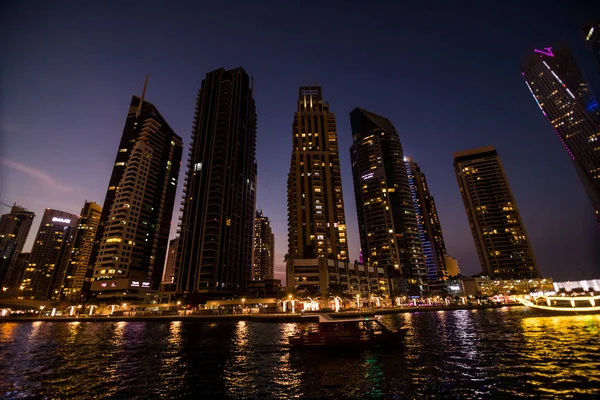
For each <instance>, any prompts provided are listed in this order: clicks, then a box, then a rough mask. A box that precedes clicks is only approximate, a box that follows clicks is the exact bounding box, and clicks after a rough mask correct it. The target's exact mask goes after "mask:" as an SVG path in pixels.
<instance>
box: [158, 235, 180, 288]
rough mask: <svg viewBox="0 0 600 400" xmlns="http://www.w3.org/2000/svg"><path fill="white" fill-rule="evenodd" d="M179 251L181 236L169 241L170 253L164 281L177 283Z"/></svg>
mask: <svg viewBox="0 0 600 400" xmlns="http://www.w3.org/2000/svg"><path fill="white" fill-rule="evenodd" d="M178 251H179V238H178V237H176V238H175V239H172V240H171V241H170V242H169V253H168V255H167V263H166V264H165V272H164V274H163V278H162V283H166V284H171V283H175V269H176V266H177V252H178Z"/></svg>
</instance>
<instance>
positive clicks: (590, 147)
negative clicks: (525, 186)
mask: <svg viewBox="0 0 600 400" xmlns="http://www.w3.org/2000/svg"><path fill="white" fill-rule="evenodd" d="M521 71H522V74H523V76H524V78H525V83H526V84H527V87H528V88H529V90H530V92H531V94H532V95H533V97H534V99H535V101H536V103H537V105H538V106H539V107H540V109H541V110H542V113H543V114H544V116H545V117H546V118H547V119H548V122H550V124H551V125H552V127H553V128H554V131H555V132H556V134H557V135H558V138H559V139H560V141H561V142H562V144H563V146H564V147H565V150H566V151H567V153H568V154H569V157H571V160H572V161H573V165H574V166H575V170H576V171H577V174H578V175H579V178H580V179H581V181H582V183H583V186H584V188H585V190H586V192H587V194H588V196H589V197H590V200H591V202H592V206H593V208H594V211H595V214H596V219H597V222H598V225H599V226H600V108H599V107H598V102H597V101H596V99H595V98H594V95H593V94H592V91H591V90H590V87H589V85H588V83H587V81H586V80H585V78H584V77H583V74H582V73H581V71H580V70H579V67H578V66H577V64H576V63H575V59H574V58H573V56H572V55H571V52H570V51H569V49H567V48H566V47H561V48H558V49H555V50H553V48H552V47H546V48H545V49H543V50H539V49H535V50H534V51H533V52H532V54H531V56H530V57H528V58H527V59H526V60H525V61H524V62H523V64H522V65H521Z"/></svg>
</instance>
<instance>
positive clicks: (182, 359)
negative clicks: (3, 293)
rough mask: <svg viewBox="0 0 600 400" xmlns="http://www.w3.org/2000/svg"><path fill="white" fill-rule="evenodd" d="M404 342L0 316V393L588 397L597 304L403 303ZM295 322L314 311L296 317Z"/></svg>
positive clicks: (594, 390)
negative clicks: (553, 308)
mask: <svg viewBox="0 0 600 400" xmlns="http://www.w3.org/2000/svg"><path fill="white" fill-rule="evenodd" d="M383 322H384V323H385V324H386V325H387V326H389V327H390V328H397V327H399V326H405V327H406V328H407V329H408V333H407V336H406V339H405V346H404V349H394V350H391V351H388V350H383V349H377V348H375V349H370V350H354V351H343V352H329V351H327V352H324V351H301V350H294V349H290V348H289V347H288V346H287V338H288V337H289V336H291V335H293V334H294V333H296V332H297V331H298V329H299V324H295V323H281V324H274V323H256V322H246V321H238V322H219V323H201V322H187V321H186V322H180V321H174V322H105V323H90V322H74V323H49V322H33V323H22V324H16V323H2V324H0V370H1V371H2V379H0V397H5V398H26V397H33V396H39V397H47V398H54V397H58V398H69V397H72V398H91V397H94V398H137V399H146V398H197V397H199V396H201V397H208V398H211V397H212V398H222V397H229V398H281V399H283V398H318V397H325V396H330V397H332V398H377V399H388V398H392V397H397V398H447V397H450V398H482V399H487V398H517V397H530V398H544V397H545V398H554V397H569V396H571V397H574V398H585V397H586V396H588V397H589V398H594V395H596V394H598V393H600V345H599V343H598V336H599V327H600V316H573V317H539V316H535V315H534V314H532V313H531V312H529V311H527V310H525V309H523V308H514V309H508V308H505V309H500V310H480V311H464V310H463V311H444V312H422V313H414V314H410V313H406V314H397V315H391V316H386V317H384V320H383ZM304 325H305V326H306V327H310V326H314V325H315V324H314V323H308V324H304Z"/></svg>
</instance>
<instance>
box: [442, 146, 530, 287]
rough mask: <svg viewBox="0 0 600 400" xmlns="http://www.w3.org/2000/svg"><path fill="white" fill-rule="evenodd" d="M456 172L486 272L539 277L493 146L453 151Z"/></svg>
mask: <svg viewBox="0 0 600 400" xmlns="http://www.w3.org/2000/svg"><path fill="white" fill-rule="evenodd" d="M454 172H455V173H456V179H457V180H458V186H459V188H460V194H461V195H462V198H463V202H464V204H465V210H466V212H467V217H468V219H469V225H470V226H471V232H472V233H473V239H474V240H475V247H477V254H478V255H479V262H480V263H481V269H482V272H483V273H484V274H486V275H487V276H489V277H491V278H500V279H525V278H537V277H538V276H539V272H538V268H537V265H536V262H535V258H534V257H533V251H532V250H531V246H530V244H529V239H528V238H527V234H526V233H525V226H524V225H523V221H522V220H521V215H520V214H519V210H518V209H517V203H516V202H515V199H514V197H513V194H512V191H511V190H510V186H509V185H508V180H507V178H506V174H505V173H504V169H503V168H502V164H501V163H500V158H499V157H498V153H496V150H495V149H494V148H493V147H484V148H480V149H474V150H467V151H462V152H458V153H454Z"/></svg>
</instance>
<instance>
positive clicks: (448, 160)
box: [0, 1, 600, 280]
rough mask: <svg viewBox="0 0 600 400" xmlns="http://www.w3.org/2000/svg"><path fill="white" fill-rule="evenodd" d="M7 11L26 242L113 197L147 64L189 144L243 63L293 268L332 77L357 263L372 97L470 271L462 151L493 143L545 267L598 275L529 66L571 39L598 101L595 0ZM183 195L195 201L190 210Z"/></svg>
mask: <svg viewBox="0 0 600 400" xmlns="http://www.w3.org/2000/svg"><path fill="white" fill-rule="evenodd" d="M217 3H218V4H217ZM221 3H223V4H221ZM521 3H522V4H521ZM0 7H1V8H0V37H1V38H2V40H0V67H1V70H0V71H1V72H0V135H1V137H0V169H1V174H0V201H2V202H4V203H11V204H12V202H17V203H19V204H20V205H22V206H25V207H27V208H29V209H31V210H33V211H35V212H36V215H37V217H36V221H35V223H34V229H32V233H31V235H30V238H29V241H28V246H27V247H28V248H29V247H30V246H31V243H32V242H33V238H34V235H35V233H36V231H37V226H38V224H39V221H40V219H41V215H42V214H43V209H44V208H46V207H51V208H57V209H60V210H64V211H68V212H74V213H78V212H79V210H80V209H81V207H82V205H83V202H84V200H86V199H88V200H93V201H97V202H99V203H102V202H103V201H104V195H105V191H106V188H107V184H108V179H109V176H110V171H111V168H112V164H113V162H114V158H115V154H116V151H117V147H118V143H119V137H120V135H121V133H122V129H123V124H124V121H125V117H126V113H127V108H128V105H129V102H130V99H131V95H132V94H134V93H135V94H140V93H141V90H142V84H143V81H144V76H145V74H146V73H148V74H149V75H150V80H149V87H148V91H147V99H148V100H149V101H151V102H153V103H154V104H155V105H156V106H157V107H158V109H159V110H160V112H161V113H162V114H163V116H164V117H165V118H166V119H167V121H169V123H170V124H171V126H172V127H173V128H174V129H175V131H176V132H178V133H179V135H180V136H182V137H183V139H184V142H185V144H186V150H185V154H187V144H188V143H189V135H190V132H191V125H192V114H193V110H194V106H195V96H196V92H197V90H198V88H199V87H200V85H201V82H202V79H203V78H204V76H205V74H206V72H208V71H211V70H213V69H216V68H220V67H224V68H233V67H237V66H243V67H244V68H245V69H246V70H247V71H248V73H249V74H250V75H252V76H253V77H254V84H255V94H256V103H257V111H258V143H257V149H258V150H257V151H258V154H257V157H258V166H259V182H258V203H257V207H260V208H262V209H263V211H264V213H265V214H266V215H267V216H268V217H270V218H271V220H272V225H273V229H274V233H275V242H276V269H277V271H278V272H279V276H280V277H281V274H282V271H283V263H282V259H283V255H284V254H285V253H286V248H287V226H286V224H287V222H286V179H287V177H286V176H287V171H288V169H289V160H290V155H291V139H292V137H291V124H292V120H293V113H294V110H295V107H296V104H295V102H296V97H297V88H298V86H301V85H306V84H318V85H322V86H323V93H324V96H325V98H326V99H327V100H328V101H329V102H330V104H331V108H332V110H333V111H334V112H335V113H336V116H337V127H338V136H339V144H340V153H341V163H342V174H343V190H344V198H345V201H346V217H347V220H348V232H349V239H350V241H349V244H350V255H351V257H352V259H356V258H358V251H359V241H358V227H357V223H356V207H355V204H354V195H353V190H354V189H353V185H352V178H351V171H350V162H349V151H348V150H349V147H350V145H351V133H350V123H349V116H348V113H349V112H350V110H351V109H352V108H354V107H355V106H361V107H364V108H366V109H368V110H370V111H373V112H375V113H378V114H381V115H384V116H386V117H388V118H389V119H390V120H391V121H392V122H393V123H394V124H395V126H396V128H397V130H398V132H399V134H400V139H401V141H402V143H403V146H404V151H405V154H406V155H410V156H413V157H414V159H415V161H417V162H418V163H419V164H420V165H421V168H422V170H423V171H424V172H425V174H426V175H427V179H428V182H429V186H430V190H431V192H432V193H433V195H434V197H435V199H436V204H437V207H438V210H439V213H440V219H441V223H442V228H443V230H444V238H445V240H446V245H447V247H448V251H449V253H450V254H451V255H453V256H455V257H456V258H458V260H459V263H460V266H461V269H462V271H463V273H465V274H475V273H477V272H479V271H480V266H479V262H478V259H477V255H476V252H475V245H474V243H473V239H472V236H471V232H470V230H469V226H468V223H467V217H466V214H465V211H464V207H463V204H462V200H461V198H460V193H459V191H458V186H457V183H456V178H455V176H454V172H453V168H452V153H453V152H454V151H459V150H465V149H469V148H473V147H480V146H486V145H492V146H495V147H496V148H497V150H498V152H499V154H500V157H501V159H502V162H503V164H504V167H505V170H506V172H507V175H508V178H509V181H510V184H511V187H512V189H513V192H514V195H515V197H516V201H517V205H518V207H519V209H520V212H521V215H522V217H523V220H524V222H525V226H526V229H527V233H528V234H529V238H530V240H531V243H532V245H533V250H534V253H535V256H536V257H537V261H538V264H539V268H540V271H541V272H542V274H544V275H545V276H552V277H554V278H555V279H558V280H563V279H577V278H590V277H596V278H600V245H599V243H600V230H598V229H597V228H596V227H595V222H594V219H593V216H592V211H591V206H590V202H589V200H588V198H587V196H586V195H585V193H584V189H583V187H582V185H581V184H580V182H579V180H578V178H577V176H576V173H575V170H574V168H573V167H572V165H571V163H570V159H569V157H568V156H567V154H566V152H565V151H564V149H563V147H562V145H561V144H560V142H559V140H558V139H557V137H556V136H555V134H554V132H553V130H552V128H551V126H550V124H549V123H548V122H547V121H546V120H545V119H544V118H543V116H542V114H541V112H540V110H539V109H538V108H537V106H536V104H535V102H534V100H533V98H532V97H531V95H530V94H529V92H528V90H527V87H526V86H525V84H524V82H523V80H522V77H521V74H520V71H519V68H518V66H519V62H520V61H521V59H522V58H523V57H524V56H526V55H527V54H529V52H531V51H532V48H533V47H546V46H552V45H553V44H556V43H558V42H561V41H564V42H566V43H568V44H569V45H570V47H571V48H572V50H573V52H574V54H575V56H576V58H577V60H578V61H579V63H580V65H581V68H582V69H583V71H584V73H585V74H586V75H587V77H588V78H589V80H590V82H591V83H592V87H593V88H594V89H595V90H596V93H598V90H599V89H600V85H599V81H600V79H599V78H600V76H599V75H598V73H597V71H598V69H597V65H596V64H595V62H594V59H593V56H592V53H591V50H588V49H587V48H586V47H585V46H584V43H583V40H582V37H581V35H580V31H579V30H580V26H581V25H582V24H583V23H584V22H585V21H586V20H588V19H589V18H592V17H599V16H600V14H599V10H598V7H597V6H596V5H595V2H594V1H587V2H585V1H572V2H564V1H563V2H559V1H540V2H534V1H528V2H516V1H506V2H499V1H471V2H466V1H465V2H441V1H440V2H410V3H409V2H400V1H389V2H364V1H344V2H316V1H315V2H312V1H304V2H287V1H277V2H276V1H257V2H189V3H186V2H177V1H174V2H168V3H167V2H156V1H143V2H134V1H125V2H119V1H105V2H63V1H55V2H45V1H44V2H41V1H38V2H35V1H28V2H23V1H4V2H2V5H0ZM181 177H183V173H182V176H181ZM179 183H180V187H181V186H182V184H183V182H182V180H181V179H180V182H179ZM179 201H180V194H178V199H177V202H176V205H177V206H176V209H177V210H178V209H179ZM6 211H8V209H6V208H3V209H2V210H0V212H2V213H4V212H6ZM178 215H179V213H176V215H174V218H173V221H174V224H173V232H172V235H171V236H172V237H173V236H174V235H175V229H176V228H175V221H177V217H178Z"/></svg>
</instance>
